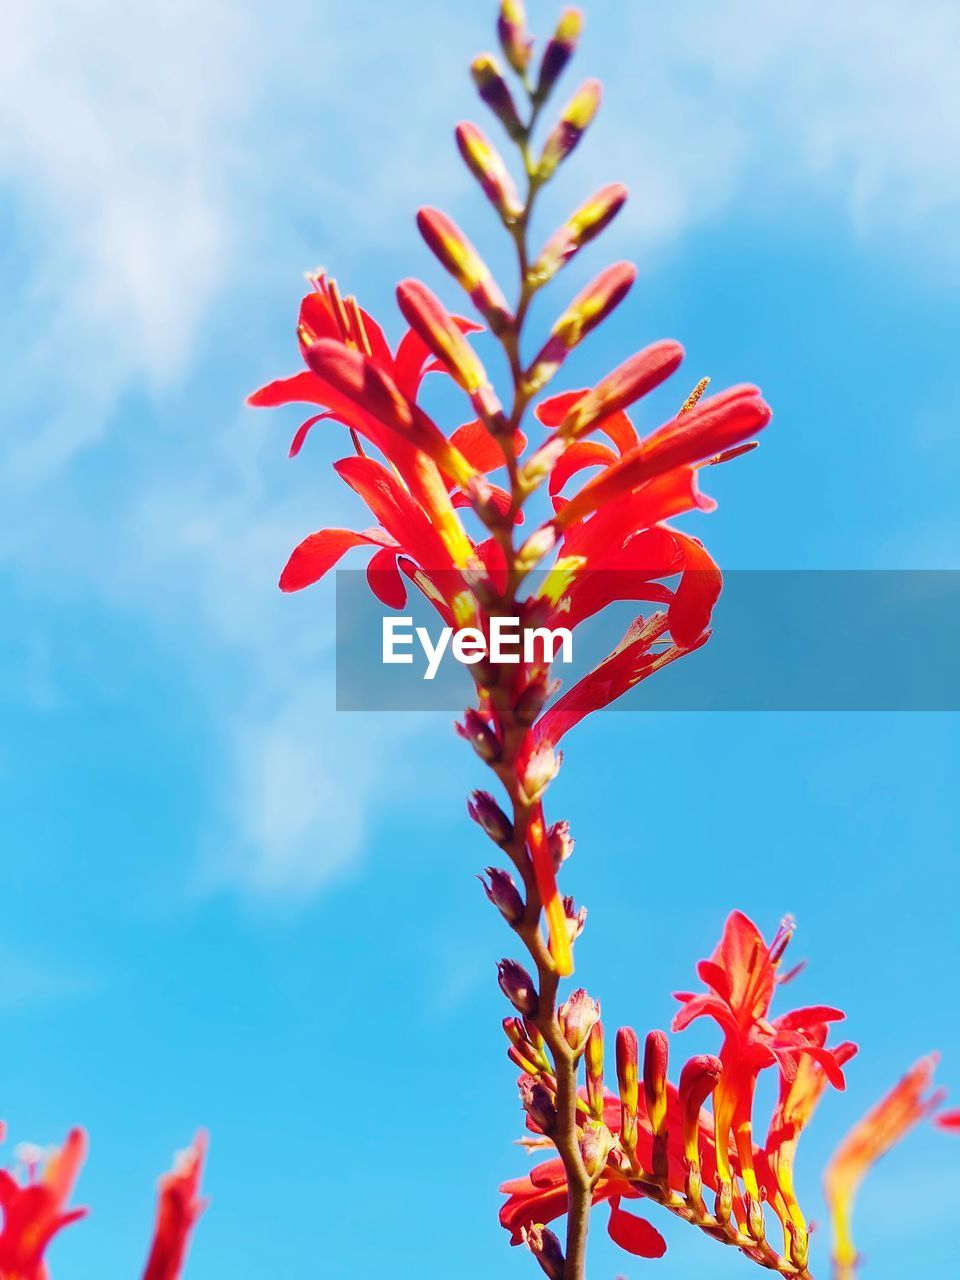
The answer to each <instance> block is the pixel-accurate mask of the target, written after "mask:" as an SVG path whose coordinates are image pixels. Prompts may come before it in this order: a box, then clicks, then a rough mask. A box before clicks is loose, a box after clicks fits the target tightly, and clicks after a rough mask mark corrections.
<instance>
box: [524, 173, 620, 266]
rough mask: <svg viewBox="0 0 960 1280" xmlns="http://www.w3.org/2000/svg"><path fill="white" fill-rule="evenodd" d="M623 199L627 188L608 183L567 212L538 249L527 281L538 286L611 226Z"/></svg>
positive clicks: (617, 183)
mask: <svg viewBox="0 0 960 1280" xmlns="http://www.w3.org/2000/svg"><path fill="white" fill-rule="evenodd" d="M626 199H627V188H626V187H625V186H623V184H622V183H620V182H614V183H611V185H610V186H607V187H604V188H603V189H602V190H600V191H598V192H597V193H596V194H595V195H592V196H591V197H590V199H589V200H588V201H587V202H586V204H582V205H581V206H580V208H579V209H577V210H576V212H575V213H572V214H571V215H570V217H569V218H568V219H567V221H566V222H565V223H564V224H563V226H562V227H560V228H559V229H558V230H557V231H555V232H554V233H553V235H552V236H551V237H550V239H549V240H548V241H547V243H546V244H545V245H544V246H543V248H542V249H541V250H540V253H539V256H538V257H537V260H536V261H535V262H534V264H533V266H532V267H531V268H530V272H529V279H530V282H531V283H532V284H535V285H536V286H537V287H538V288H539V287H540V285H543V284H546V282H547V281H548V280H550V279H552V277H553V276H555V275H556V274H557V272H558V271H559V270H560V268H561V267H564V266H566V264H567V263H568V262H569V261H570V259H571V258H572V257H573V256H574V254H577V253H579V252H580V250H581V249H582V248H583V247H584V245H588V244H589V243H590V241H591V240H595V239H596V238H597V236H598V235H599V234H600V232H601V231H603V230H604V228H605V227H608V226H609V225H610V223H611V222H612V221H613V220H614V218H615V217H616V216H617V214H618V213H619V212H620V210H621V209H622V208H623V206H624V204H625V203H626Z"/></svg>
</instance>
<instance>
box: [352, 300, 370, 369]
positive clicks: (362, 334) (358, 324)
mask: <svg viewBox="0 0 960 1280" xmlns="http://www.w3.org/2000/svg"><path fill="white" fill-rule="evenodd" d="M347 309H348V311H349V312H350V322H351V324H350V330H351V335H352V337H353V340H354V342H356V344H357V346H358V347H359V348H360V350H361V351H362V352H363V354H364V355H365V356H368V357H370V356H372V355H373V348H372V347H371V346H370V339H369V338H368V337H367V329H366V325H365V324H364V323H363V312H362V311H361V310H360V304H359V303H358V302H357V300H356V298H355V297H354V296H353V294H351V295H350V297H349V298H348V299H347Z"/></svg>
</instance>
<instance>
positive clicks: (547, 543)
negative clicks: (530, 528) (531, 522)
mask: <svg viewBox="0 0 960 1280" xmlns="http://www.w3.org/2000/svg"><path fill="white" fill-rule="evenodd" d="M556 545H557V530H556V528H555V526H554V525H553V524H552V523H551V524H545V525H541V526H540V528H539V529H537V530H536V531H535V532H534V533H531V535H530V537H529V538H528V539H527V540H526V542H525V543H524V544H523V546H522V547H521V548H520V550H519V551H518V552H517V566H518V568H522V569H523V570H529V569H535V568H536V567H537V565H538V564H540V562H541V561H542V560H543V559H544V557H545V556H548V555H549V554H550V552H551V551H552V550H553V548H554V547H555V546H556Z"/></svg>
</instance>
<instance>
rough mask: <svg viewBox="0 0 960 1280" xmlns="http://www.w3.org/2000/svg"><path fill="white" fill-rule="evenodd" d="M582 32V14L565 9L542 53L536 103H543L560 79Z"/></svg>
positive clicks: (578, 11) (576, 10)
mask: <svg viewBox="0 0 960 1280" xmlns="http://www.w3.org/2000/svg"><path fill="white" fill-rule="evenodd" d="M582 30H583V14H582V13H581V11H580V10H579V9H565V10H564V11H563V13H562V14H561V15H560V21H559V23H558V24H557V29H556V31H555V32H554V34H553V37H552V39H551V40H550V42H549V43H548V44H547V47H546V49H544V51H543V61H542V62H541V63H540V75H539V77H538V79H537V89H536V93H535V95H534V97H535V99H536V101H537V102H544V101H545V100H546V98H547V95H548V94H549V93H550V91H551V90H552V89H553V86H554V85H555V84H556V83H557V81H558V80H559V79H560V76H561V75H562V74H563V71H564V68H565V67H566V65H567V63H568V62H569V61H570V59H571V58H572V57H573V54H574V51H575V50H576V47H577V41H578V40H579V39H580V33H581V31H582Z"/></svg>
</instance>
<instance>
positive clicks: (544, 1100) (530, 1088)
mask: <svg viewBox="0 0 960 1280" xmlns="http://www.w3.org/2000/svg"><path fill="white" fill-rule="evenodd" d="M520 1105H521V1106H522V1107H523V1109H524V1111H525V1112H526V1113H527V1115H528V1116H529V1117H530V1119H531V1120H532V1121H533V1123H534V1124H535V1125H536V1126H537V1128H538V1129H542V1130H543V1132H544V1133H551V1132H552V1131H553V1130H554V1129H555V1128H556V1124H557V1107H556V1103H555V1102H554V1100H553V1094H552V1093H551V1092H550V1090H549V1089H548V1088H547V1086H546V1085H545V1084H544V1083H543V1082H542V1081H541V1080H536V1079H534V1078H533V1077H531V1076H529V1075H527V1076H521V1078H520Z"/></svg>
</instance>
